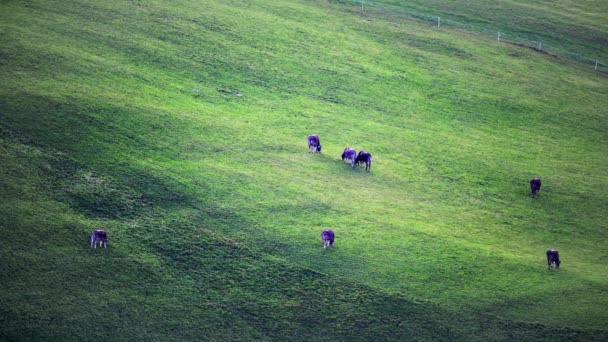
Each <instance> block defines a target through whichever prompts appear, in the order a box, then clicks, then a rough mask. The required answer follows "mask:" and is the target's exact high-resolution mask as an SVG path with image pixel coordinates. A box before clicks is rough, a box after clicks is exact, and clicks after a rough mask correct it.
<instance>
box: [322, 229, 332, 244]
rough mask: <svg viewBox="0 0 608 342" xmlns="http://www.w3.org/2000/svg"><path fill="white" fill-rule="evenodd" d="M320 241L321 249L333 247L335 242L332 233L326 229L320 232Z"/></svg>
mask: <svg viewBox="0 0 608 342" xmlns="http://www.w3.org/2000/svg"><path fill="white" fill-rule="evenodd" d="M321 240H322V241H323V249H325V248H327V247H329V246H333V245H334V241H335V235H334V231H333V230H331V229H327V230H324V231H322V232H321Z"/></svg>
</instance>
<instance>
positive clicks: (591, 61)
mask: <svg viewBox="0 0 608 342" xmlns="http://www.w3.org/2000/svg"><path fill="white" fill-rule="evenodd" d="M338 2H342V3H349V2H350V3H352V4H354V5H356V6H358V7H360V8H361V11H362V12H364V13H365V7H369V8H378V9H385V10H389V11H393V12H395V13H400V14H404V15H407V16H409V17H413V18H415V19H418V20H422V21H427V22H429V23H431V24H433V25H434V26H437V27H445V26H454V27H460V28H464V29H467V30H470V31H474V32H478V33H482V34H485V35H488V36H492V37H497V40H498V41H500V42H502V41H504V42H511V43H515V44H521V45H524V46H527V47H530V48H533V49H535V50H537V51H542V52H545V53H549V54H552V55H555V56H558V57H562V58H565V59H568V60H571V61H574V62H577V63H581V64H584V65H590V66H591V67H593V68H594V69H595V70H597V71H602V72H608V64H606V63H603V62H601V61H599V59H597V58H589V57H585V56H582V55H581V54H580V53H574V52H570V51H565V50H563V49H560V48H558V47H555V46H551V45H547V44H545V43H543V42H542V41H535V40H531V39H528V38H523V37H519V36H515V35H511V34H509V33H507V32H503V31H498V32H497V31H494V30H489V29H486V28H482V27H478V26H474V25H471V24H465V23H460V22H457V21H453V20H449V19H444V18H441V17H438V16H434V15H429V14H423V13H416V12H411V11H407V10H405V9H403V8H401V7H398V6H395V5H388V4H378V3H375V2H373V1H368V0H350V1H349V0H338Z"/></svg>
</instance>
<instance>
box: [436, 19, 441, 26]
mask: <svg viewBox="0 0 608 342" xmlns="http://www.w3.org/2000/svg"><path fill="white" fill-rule="evenodd" d="M439 26H441V17H437V27H439Z"/></svg>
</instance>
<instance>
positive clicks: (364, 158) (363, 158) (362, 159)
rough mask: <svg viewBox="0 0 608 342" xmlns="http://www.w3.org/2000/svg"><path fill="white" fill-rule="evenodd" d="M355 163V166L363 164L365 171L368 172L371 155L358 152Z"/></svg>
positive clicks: (370, 165)
mask: <svg viewBox="0 0 608 342" xmlns="http://www.w3.org/2000/svg"><path fill="white" fill-rule="evenodd" d="M355 163H356V164H357V165H360V164H365V171H369V170H370V169H371V168H372V155H371V154H370V153H369V152H366V151H359V155H357V159H356V160H355Z"/></svg>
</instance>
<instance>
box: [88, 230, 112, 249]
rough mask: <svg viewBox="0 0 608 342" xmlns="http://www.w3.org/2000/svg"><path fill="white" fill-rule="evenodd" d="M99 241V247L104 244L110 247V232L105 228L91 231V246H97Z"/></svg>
mask: <svg viewBox="0 0 608 342" xmlns="http://www.w3.org/2000/svg"><path fill="white" fill-rule="evenodd" d="M98 242H99V247H101V246H102V245H103V246H104V247H105V248H108V234H107V233H106V231H105V230H103V229H95V230H94V231H92V232H91V247H94V248H97V243H98Z"/></svg>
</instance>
